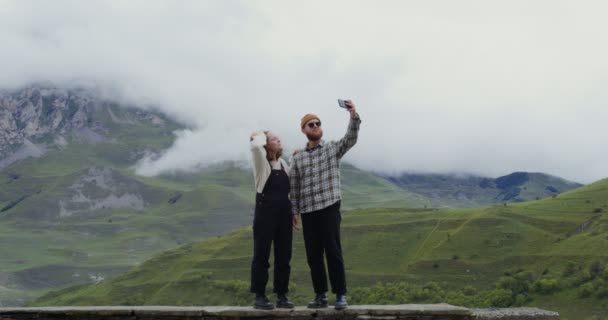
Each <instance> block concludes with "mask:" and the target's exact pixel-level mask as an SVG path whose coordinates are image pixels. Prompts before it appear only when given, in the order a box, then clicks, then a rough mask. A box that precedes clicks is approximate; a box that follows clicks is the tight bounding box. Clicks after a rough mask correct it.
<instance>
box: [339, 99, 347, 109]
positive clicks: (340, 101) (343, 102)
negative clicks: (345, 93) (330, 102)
mask: <svg viewBox="0 0 608 320" xmlns="http://www.w3.org/2000/svg"><path fill="white" fill-rule="evenodd" d="M338 105H339V106H340V108H344V109H348V106H347V105H346V101H344V100H342V99H338Z"/></svg>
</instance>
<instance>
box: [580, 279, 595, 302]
mask: <svg viewBox="0 0 608 320" xmlns="http://www.w3.org/2000/svg"><path fill="white" fill-rule="evenodd" d="M593 291H594V288H593V283H591V282H587V283H585V284H583V285H582V286H580V287H579V288H578V290H577V292H576V294H577V295H578V296H579V297H580V298H587V297H589V296H591V295H592V294H593Z"/></svg>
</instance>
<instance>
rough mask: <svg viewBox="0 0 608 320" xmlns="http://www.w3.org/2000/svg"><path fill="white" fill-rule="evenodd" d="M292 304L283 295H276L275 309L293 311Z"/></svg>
mask: <svg viewBox="0 0 608 320" xmlns="http://www.w3.org/2000/svg"><path fill="white" fill-rule="evenodd" d="M293 307H294V306H293V302H291V301H289V298H288V297H287V295H285V294H278V295H277V308H281V309H293Z"/></svg>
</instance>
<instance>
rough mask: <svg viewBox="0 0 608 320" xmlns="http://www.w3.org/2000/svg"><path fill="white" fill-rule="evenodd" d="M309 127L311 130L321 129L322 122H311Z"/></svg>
mask: <svg viewBox="0 0 608 320" xmlns="http://www.w3.org/2000/svg"><path fill="white" fill-rule="evenodd" d="M307 126H308V127H309V128H311V129H312V128H314V127H319V128H320V127H321V121H313V122H309V123H308V124H307Z"/></svg>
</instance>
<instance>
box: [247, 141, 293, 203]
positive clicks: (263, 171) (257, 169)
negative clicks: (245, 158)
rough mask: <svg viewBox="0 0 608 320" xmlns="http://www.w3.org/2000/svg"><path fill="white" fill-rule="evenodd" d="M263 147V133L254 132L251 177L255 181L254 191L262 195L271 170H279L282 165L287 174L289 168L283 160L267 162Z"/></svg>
mask: <svg viewBox="0 0 608 320" xmlns="http://www.w3.org/2000/svg"><path fill="white" fill-rule="evenodd" d="M265 145H266V135H265V134H264V132H263V131H259V132H256V133H255V134H254V135H253V140H251V155H252V158H253V177H254V179H255V190H256V192H257V193H262V191H264V186H265V185H266V181H268V177H269V176H270V173H271V171H272V169H275V170H277V169H281V164H282V165H283V170H284V171H285V173H287V174H289V166H288V165H287V162H286V161H285V160H283V159H279V160H278V161H268V159H266V155H267V153H266V149H265V148H264V146H265Z"/></svg>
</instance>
